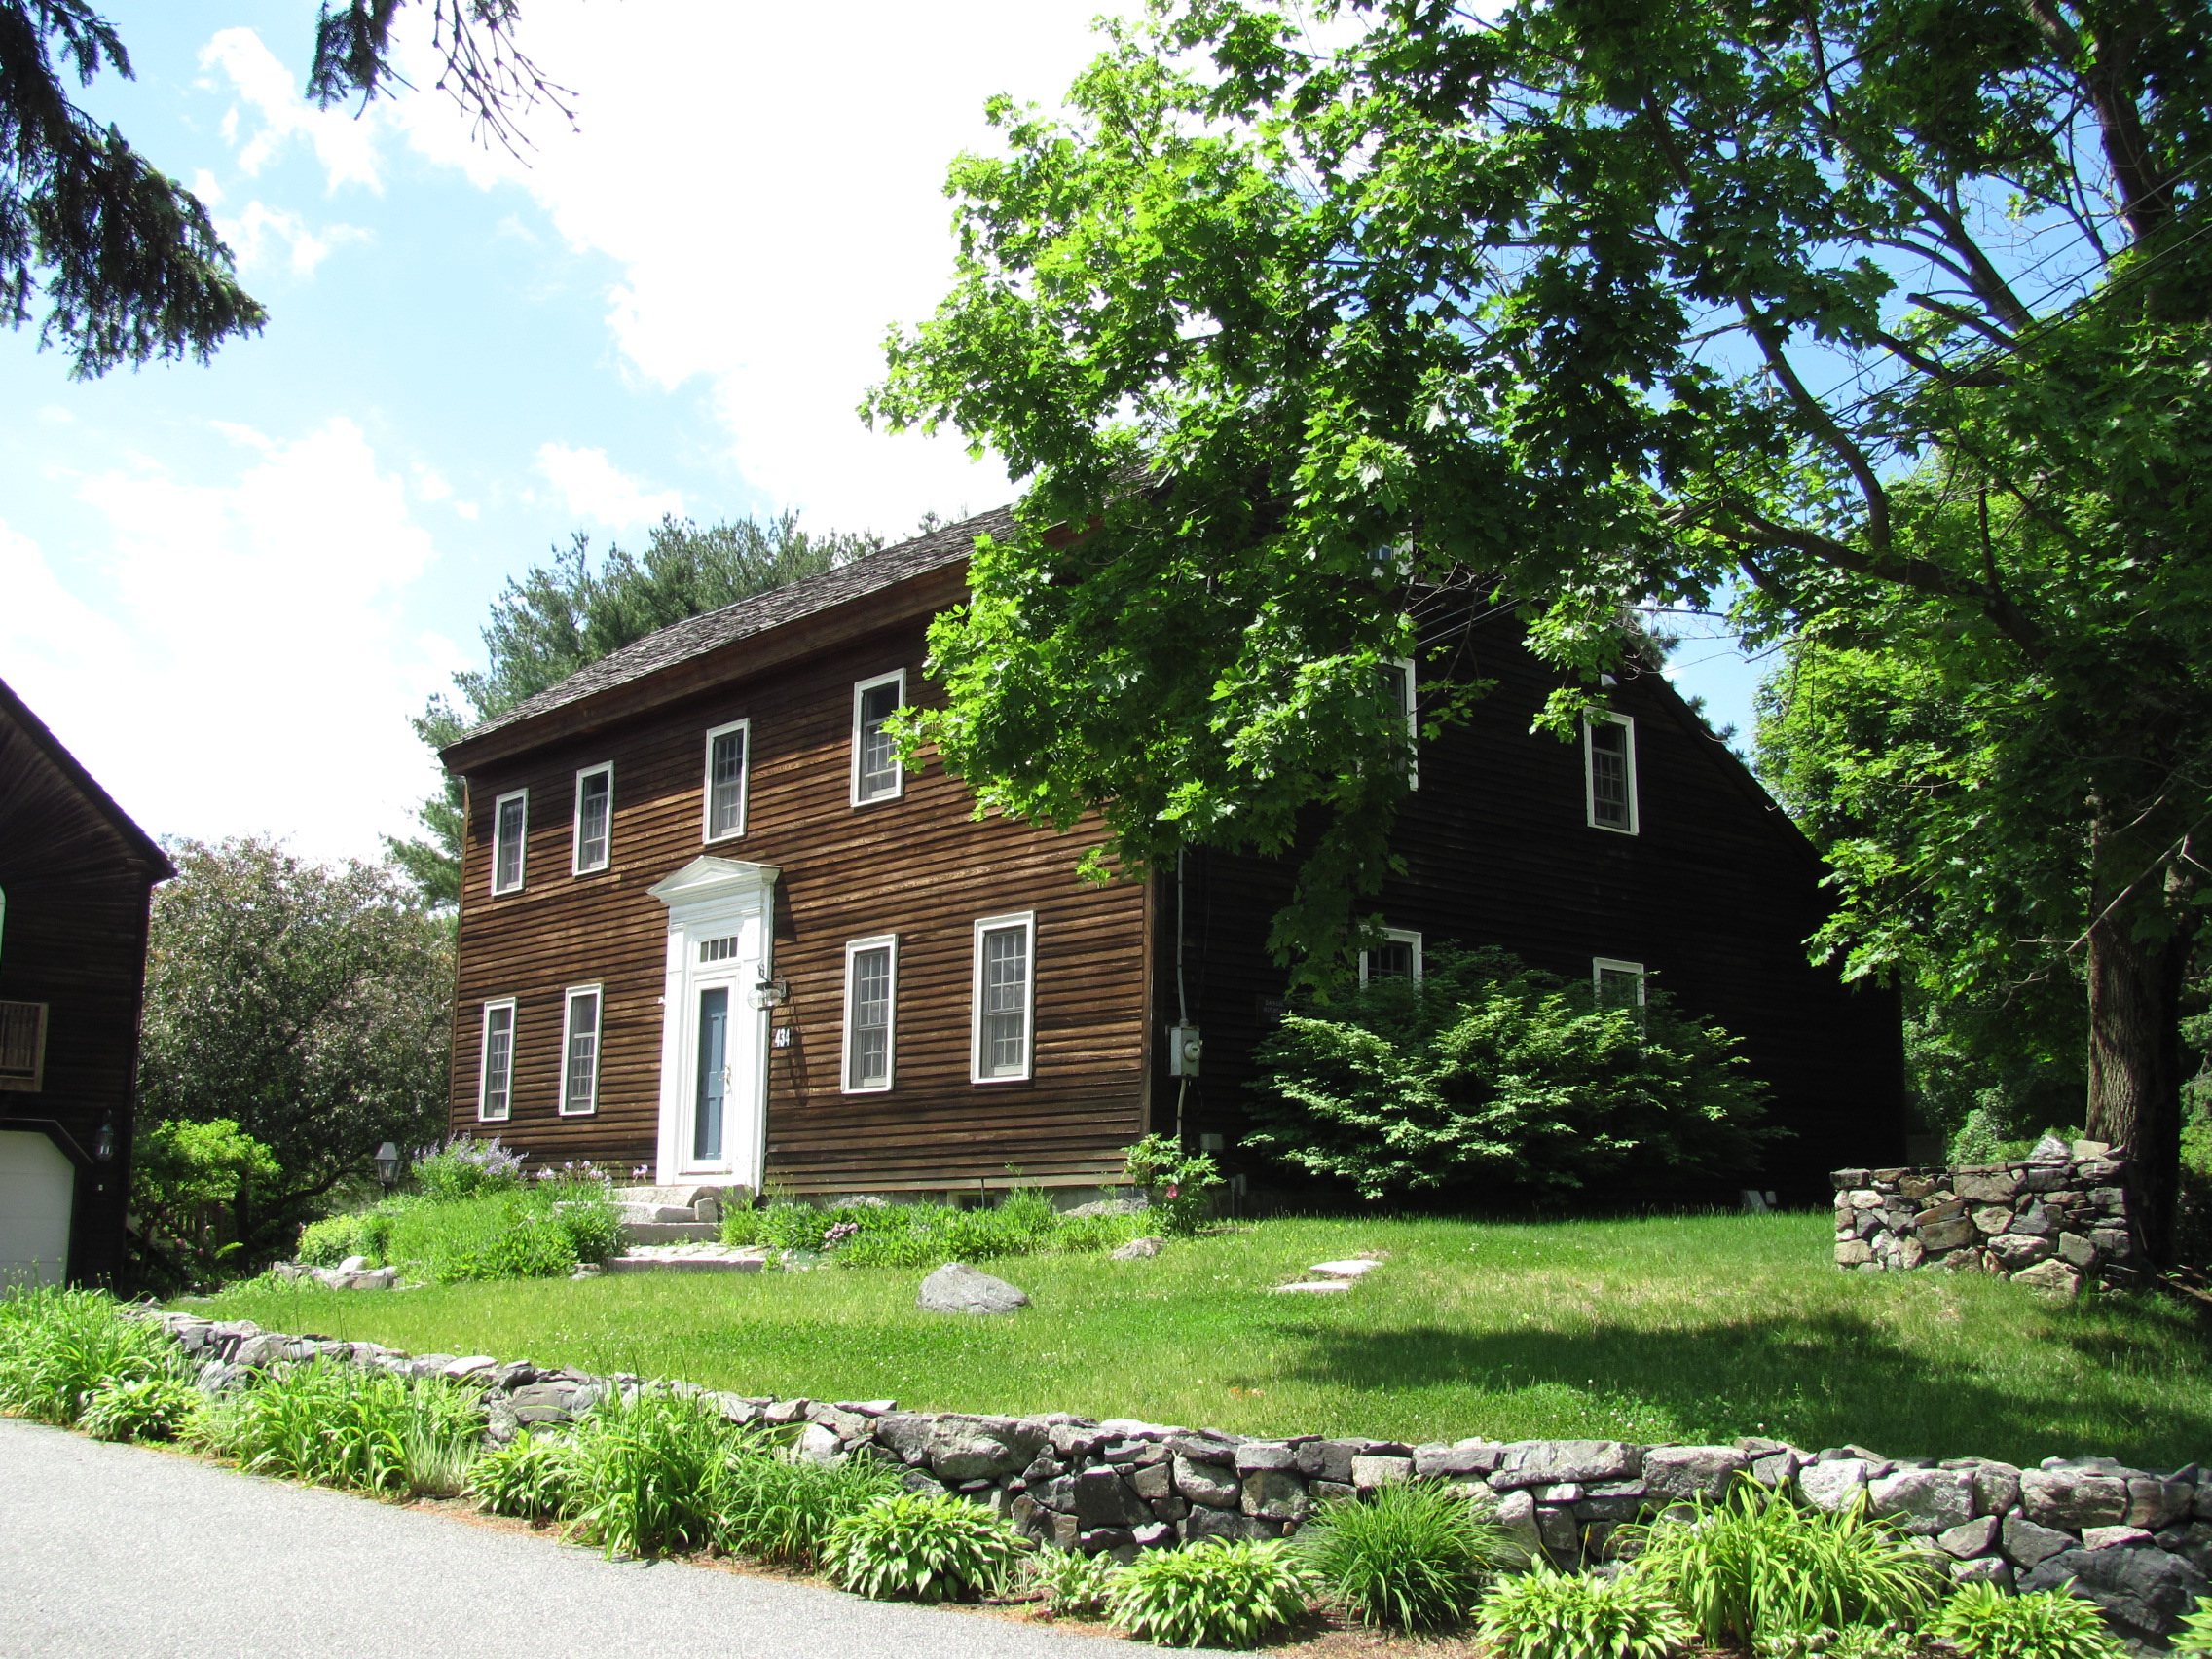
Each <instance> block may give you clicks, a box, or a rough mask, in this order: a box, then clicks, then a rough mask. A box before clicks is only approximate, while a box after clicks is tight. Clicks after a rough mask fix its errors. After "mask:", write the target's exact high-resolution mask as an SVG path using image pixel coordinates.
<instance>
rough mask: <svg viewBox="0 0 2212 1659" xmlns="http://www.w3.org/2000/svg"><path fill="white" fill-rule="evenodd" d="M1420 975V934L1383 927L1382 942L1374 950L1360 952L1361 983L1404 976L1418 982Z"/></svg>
mask: <svg viewBox="0 0 2212 1659" xmlns="http://www.w3.org/2000/svg"><path fill="white" fill-rule="evenodd" d="M1420 977H1421V936H1420V935H1419V934H1418V933H1411V932H1408V931H1407V930H1406V929H1403V928H1385V929H1383V943H1382V945H1381V946H1380V947H1379V948H1377V949H1374V950H1363V951H1361V952H1360V953H1359V982H1360V983H1361V984H1363V985H1364V984H1366V983H1367V982H1368V981H1369V980H1370V979H1385V978H1404V979H1411V980H1413V981H1414V982H1415V983H1416V984H1419V982H1420Z"/></svg>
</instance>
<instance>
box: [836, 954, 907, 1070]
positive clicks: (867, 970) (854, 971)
mask: <svg viewBox="0 0 2212 1659" xmlns="http://www.w3.org/2000/svg"><path fill="white" fill-rule="evenodd" d="M898 984H899V936H898V935H896V934H878V935H877V936H876V937H875V938H873V939H856V940H852V941H851V942H850V943H848V944H847V945H846V946H845V1060H844V1069H843V1073H842V1075H841V1078H840V1080H839V1081H840V1084H841V1087H842V1088H843V1089H844V1091H845V1092H846V1093H847V1094H875V1093H880V1092H881V1091H882V1090H884V1089H886V1088H890V1087H891V1051H892V1032H893V1029H894V1027H895V1024H896V1018H897V1007H898Z"/></svg>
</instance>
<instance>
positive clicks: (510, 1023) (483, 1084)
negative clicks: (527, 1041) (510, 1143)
mask: <svg viewBox="0 0 2212 1659" xmlns="http://www.w3.org/2000/svg"><path fill="white" fill-rule="evenodd" d="M500 1009H505V1010H506V1011H507V1103H506V1105H505V1106H504V1107H503V1108H502V1109H501V1110H500V1112H499V1115H498V1117H496V1118H495V1117H494V1116H492V1114H491V1113H490V1112H489V1111H487V1110H486V1104H487V1101H488V1100H489V1097H490V1095H491V1089H492V1070H491V1062H492V1015H493V1014H496V1013H498V1011H499V1010H500ZM521 1030H522V1011H521V1010H520V1009H519V1008H517V1007H516V1006H515V999H514V998H513V997H494V998H492V999H491V1000H490V1001H489V1002H487V1003H485V1005H484V1021H483V1025H482V1027H481V1029H480V1030H479V1031H478V1033H477V1041H476V1121H477V1122H478V1123H479V1124H503V1123H505V1122H506V1121H507V1120H508V1119H510V1118H512V1117H513V1116H514V1115H515V1038H516V1036H517V1035H518V1034H519V1033H520V1032H521Z"/></svg>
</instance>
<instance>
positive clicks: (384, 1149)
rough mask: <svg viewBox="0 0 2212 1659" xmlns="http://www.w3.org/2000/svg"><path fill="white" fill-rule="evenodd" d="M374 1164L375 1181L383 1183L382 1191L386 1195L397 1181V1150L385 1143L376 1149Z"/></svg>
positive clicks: (389, 1143)
mask: <svg viewBox="0 0 2212 1659" xmlns="http://www.w3.org/2000/svg"><path fill="white" fill-rule="evenodd" d="M376 1164H377V1179H378V1180H379V1181H381V1182H383V1183H384V1190H385V1191H386V1192H387V1193H388V1192H390V1191H391V1188H392V1183H393V1182H395V1181H397V1180H398V1179H399V1148H397V1147H396V1146H393V1145H392V1144H391V1142H389V1141H386V1142H385V1143H384V1145H382V1146H380V1147H378V1148H377V1157H376Z"/></svg>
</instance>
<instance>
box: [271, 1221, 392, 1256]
mask: <svg viewBox="0 0 2212 1659" xmlns="http://www.w3.org/2000/svg"><path fill="white" fill-rule="evenodd" d="M390 1245H391V1217H390V1216H389V1215H388V1214H386V1213H385V1212H384V1211H382V1210H356V1211H355V1212H354V1213H352V1214H351V1215H333V1216H326V1217H324V1218H323V1219H322V1220H321V1221H311V1222H309V1223H308V1224H307V1226H305V1227H303V1228H301V1229H300V1242H299V1247H298V1248H297V1249H295V1250H294V1251H293V1252H292V1259H293V1260H294V1261H297V1262H301V1263H304V1264H306V1265H307V1266H308V1267H311V1268H335V1267H336V1266H338V1264H339V1263H340V1262H343V1261H345V1260H346V1259H347V1258H349V1257H350V1256H363V1257H366V1258H367V1259H368V1262H369V1265H370V1266H371V1267H382V1266H383V1265H384V1257H385V1252H386V1251H387V1249H389V1248H390Z"/></svg>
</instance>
